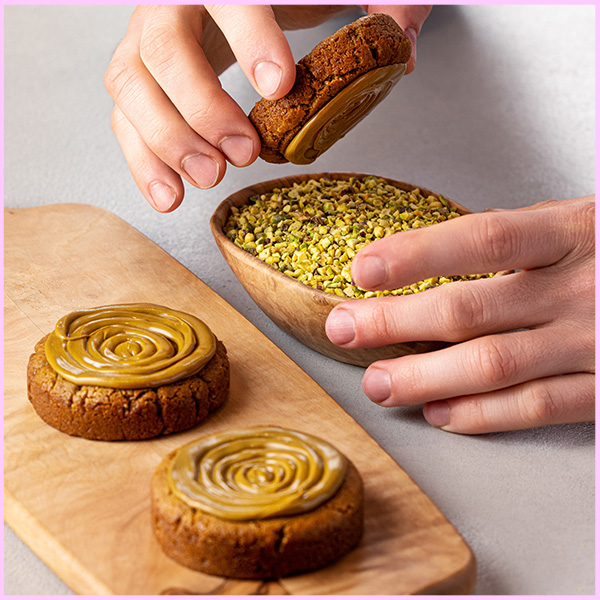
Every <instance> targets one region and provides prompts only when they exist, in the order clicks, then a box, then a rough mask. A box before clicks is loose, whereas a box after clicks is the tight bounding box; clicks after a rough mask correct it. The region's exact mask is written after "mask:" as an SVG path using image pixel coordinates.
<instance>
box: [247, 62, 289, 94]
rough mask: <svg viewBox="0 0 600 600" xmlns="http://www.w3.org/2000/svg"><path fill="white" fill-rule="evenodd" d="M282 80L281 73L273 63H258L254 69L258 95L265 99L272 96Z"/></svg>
mask: <svg viewBox="0 0 600 600" xmlns="http://www.w3.org/2000/svg"><path fill="white" fill-rule="evenodd" d="M282 78H283V71H282V70H281V67H280V66H279V65H276V64H275V63H273V62H269V61H263V62H259V63H258V64H257V65H256V67H254V80H255V81H256V85H257V86H258V89H259V90H260V93H261V94H262V95H263V96H264V97H265V98H266V97H267V96H272V95H273V94H274V93H275V92H276V91H277V90H278V89H279V85H280V84H281V80H282Z"/></svg>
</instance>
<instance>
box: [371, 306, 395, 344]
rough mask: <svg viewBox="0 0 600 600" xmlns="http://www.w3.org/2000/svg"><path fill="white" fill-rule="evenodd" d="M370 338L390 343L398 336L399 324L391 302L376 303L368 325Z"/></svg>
mask: <svg viewBox="0 0 600 600" xmlns="http://www.w3.org/2000/svg"><path fill="white" fill-rule="evenodd" d="M366 330H367V331H368V334H369V337H371V338H372V339H375V340H382V341H385V342H390V341H392V340H393V339H394V337H395V336H396V335H397V323H396V320H395V318H394V317H393V312H392V307H391V305H390V303H389V302H374V303H373V308H372V310H371V314H370V317H369V321H368V324H367V326H366Z"/></svg>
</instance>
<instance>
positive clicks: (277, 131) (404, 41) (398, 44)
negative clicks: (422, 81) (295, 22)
mask: <svg viewBox="0 0 600 600" xmlns="http://www.w3.org/2000/svg"><path fill="white" fill-rule="evenodd" d="M410 54H411V44H410V41H409V39H408V37H407V36H406V35H405V33H404V32H403V31H402V29H401V28H400V27H399V26H398V25H397V24H396V22H395V21H394V19H393V18H392V17H390V16H389V15H386V14H382V13H375V14H372V15H368V16H366V17H362V18H361V19H358V20H357V21H355V22H354V23H350V24H349V25H346V26H345V27H342V28H341V29H340V30H339V31H337V32H336V33H335V34H333V35H332V36H330V37H328V38H327V39H325V40H323V41H322V42H321V43H320V44H318V45H317V46H316V47H315V48H314V49H313V50H312V51H311V52H310V53H309V54H307V55H306V56H305V57H304V58H303V59H302V60H300V61H299V62H298V64H297V65H296V81H295V83H294V86H293V88H292V89H291V91H290V92H289V93H288V94H287V95H286V96H284V97H283V98H281V99H279V100H266V99H264V98H263V99H262V100H259V101H258V102H257V103H256V105H255V106H254V108H253V109H252V111H251V112H250V115H249V118H250V121H251V122H252V123H253V125H254V126H255V128H256V130H257V131H258V134H259V136H260V138H261V143H262V149H261V153H260V156H261V158H262V159H263V160H265V161H267V162H272V163H284V162H288V161H292V162H296V163H298V164H307V163H309V162H312V161H313V160H314V159H315V158H316V157H317V156H319V154H321V153H322V152H324V151H325V150H327V149H328V148H329V147H330V146H331V145H332V144H333V143H334V142H335V141H336V140H337V139H339V138H340V137H342V136H343V135H344V134H345V133H346V132H347V131H348V130H349V129H350V128H351V127H353V126H354V125H355V124H356V123H358V122H359V121H360V119H361V118H363V117H364V116H365V115H366V114H367V113H368V112H369V111H370V110H371V109H372V108H373V107H374V106H375V105H376V104H377V103H378V102H379V101H380V100H381V99H383V98H384V97H385V96H386V95H387V93H389V91H390V89H391V87H392V85H393V84H394V83H395V82H396V81H397V80H398V79H399V78H400V77H401V76H402V75H403V74H404V70H405V65H406V63H407V62H408V60H409V58H410ZM379 69H383V70H381V71H380V70H379ZM368 73H372V75H369V76H366V75H367V74H368ZM357 80H360V83H357V84H356V85H355V86H354V89H352V88H350V87H349V84H351V83H352V82H355V81H357ZM347 86H348V89H346V91H345V93H344V94H343V95H341V94H340V92H342V91H343V90H344V88H346V87H347ZM338 94H340V96H341V98H340V100H339V101H338V105H337V106H335V107H330V108H332V109H333V110H332V111H330V112H329V114H327V111H325V112H322V109H324V107H325V106H326V105H327V104H328V103H330V101H332V99H333V98H334V97H336V96H337V95H338ZM311 119H314V121H313V122H312V123H310V124H309V127H308V132H305V135H304V139H303V140H302V141H301V144H300V145H301V146H302V148H301V150H300V151H298V150H297V149H295V148H293V147H292V148H291V149H290V150H289V151H288V150H287V149H288V146H289V145H290V144H291V142H292V141H293V140H294V138H295V136H296V135H297V134H298V133H299V132H300V131H301V130H302V129H303V128H304V127H305V126H307V124H308V123H309V121H310V120H311ZM313 138H314V141H313Z"/></svg>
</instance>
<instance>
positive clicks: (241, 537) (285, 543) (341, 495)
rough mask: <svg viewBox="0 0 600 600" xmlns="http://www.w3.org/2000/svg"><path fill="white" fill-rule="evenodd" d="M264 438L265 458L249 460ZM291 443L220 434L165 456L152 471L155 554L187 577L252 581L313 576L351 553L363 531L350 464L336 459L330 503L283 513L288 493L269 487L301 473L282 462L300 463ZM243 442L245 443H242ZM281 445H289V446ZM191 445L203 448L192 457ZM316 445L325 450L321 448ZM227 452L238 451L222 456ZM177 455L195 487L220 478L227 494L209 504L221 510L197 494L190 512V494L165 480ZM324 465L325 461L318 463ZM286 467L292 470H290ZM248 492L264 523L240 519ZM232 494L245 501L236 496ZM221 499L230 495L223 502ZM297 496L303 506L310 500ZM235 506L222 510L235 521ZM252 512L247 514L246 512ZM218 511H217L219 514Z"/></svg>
mask: <svg viewBox="0 0 600 600" xmlns="http://www.w3.org/2000/svg"><path fill="white" fill-rule="evenodd" d="M264 430H267V434H268V435H271V434H272V432H273V431H275V432H276V435H277V440H278V441H277V444H278V445H277V446H276V447H274V449H270V450H269V459H268V461H265V460H262V461H261V459H257V458H256V456H255V454H256V452H258V449H260V448H261V442H260V441H257V439H256V438H257V435H262V434H263V432H264ZM256 431H259V434H256ZM280 434H281V435H282V436H283V437H280ZM298 435H300V436H303V435H305V434H299V432H293V431H291V430H287V429H281V428H250V429H248V430H241V431H240V430H235V431H231V432H221V433H219V434H215V435H214V436H207V437H205V438H202V439H201V440H197V441H196V442H192V443H191V444H187V445H186V446H184V447H182V448H179V449H178V450H176V451H174V452H172V453H171V454H169V455H168V456H167V457H166V458H165V459H164V460H163V461H162V462H161V463H160V465H159V466H158V468H157V470H156V471H155V474H154V477H153V479H152V485H151V501H152V524H153V528H154V532H155V534H156V537H157V539H158V541H159V543H160V545H161V547H162V549H163V551H164V552H165V553H166V554H167V555H168V556H169V557H171V558H172V559H173V560H175V561H177V562H179V563H181V564H183V565H185V566H186V567H189V568H190V569H194V570H198V571H203V572H205V573H209V574H211V575H219V576H223V577H233V578H240V579H260V578H277V577H282V576H285V575H289V574H292V573H299V572H303V571H309V570H313V569H317V568H320V567H323V566H325V565H327V564H330V563H332V562H334V561H336V560H338V559H339V558H341V557H342V556H343V555H345V554H346V553H348V552H349V551H350V550H351V549H352V548H354V547H355V546H356V545H357V544H358V543H359V541H360V538H361V536H362V530H363V486H362V480H361V477H360V475H359V473H358V471H357V470H356V468H355V467H354V465H352V463H350V462H349V461H348V460H347V459H345V458H344V457H342V459H343V461H344V470H343V473H342V475H341V476H340V478H339V480H338V481H337V482H336V484H335V486H334V488H333V492H332V494H333V495H328V496H327V497H325V498H320V499H319V498H318V499H317V501H316V506H314V505H311V502H313V500H312V499H308V500H307V503H308V505H309V507H308V508H306V506H305V507H304V508H302V509H300V510H301V511H302V510H303V511H304V512H297V510H298V509H297V508H295V507H293V508H290V506H289V504H290V497H289V496H290V495H293V494H292V493H289V489H291V488H293V487H294V485H293V484H292V483H290V481H287V480H286V481H283V482H279V481H274V480H275V479H277V477H278V470H280V471H286V472H288V473H291V472H294V473H296V472H298V471H302V470H303V468H304V466H303V461H304V459H302V458H300V459H298V460H297V461H296V457H294V458H292V459H289V455H290V454H291V455H295V454H298V455H301V454H303V452H304V450H303V449H302V450H301V451H298V448H297V444H296V440H297V436H298ZM228 436H233V439H232V440H228ZM244 436H250V437H251V438H252V439H250V440H248V441H244V440H243V438H244ZM310 437H311V436H309V440H310ZM289 438H291V439H292V440H293V441H292V443H291V445H290V444H289V443H288V441H289ZM313 439H314V438H313ZM240 440H242V441H240ZM198 443H204V444H205V446H204V448H203V449H201V450H199V449H198V448H197V446H196V444H198ZM303 443H304V442H302V444H303ZM319 443H321V444H326V442H323V441H322V440H319ZM229 444H231V445H237V446H238V447H237V449H236V450H234V451H230V450H229V447H230V446H229ZM186 448H187V450H186ZM290 448H291V449H290ZM182 451H187V452H189V453H190V455H191V456H192V457H193V458H194V460H193V461H192V463H191V464H190V467H189V468H190V470H191V472H192V473H194V477H193V478H194V479H196V485H197V482H198V480H200V481H201V480H202V479H203V478H204V479H207V478H213V471H216V472H218V473H219V474H218V475H216V476H214V478H215V479H217V480H220V479H221V478H222V479H224V480H226V481H227V482H228V483H227V485H228V487H229V488H231V489H233V490H234V492H231V491H230V489H227V493H226V494H223V493H221V495H220V496H219V493H217V494H216V496H215V497H216V498H217V501H216V504H220V503H221V502H222V501H224V503H225V508H223V507H222V506H217V508H216V509H215V508H214V506H213V505H212V504H211V503H210V500H208V501H207V500H206V499H205V498H202V492H199V493H198V494H199V497H200V504H198V503H196V502H194V500H190V497H192V498H194V493H193V492H189V491H188V492H185V491H184V492H182V491H181V489H180V488H178V487H177V486H178V483H177V481H179V480H178V479H177V477H175V476H174V475H173V468H174V467H173V465H174V464H177V461H181V456H179V458H178V453H179V452H182ZM334 451H335V449H334ZM194 452H195V453H196V454H194ZM335 452H337V451H335ZM248 454H250V455H251V456H247V455H248ZM284 455H285V456H284ZM340 456H341V455H340ZM200 457H202V458H200ZM282 457H283V458H282ZM328 460H329V458H327V459H325V463H327V461H328ZM202 461H205V462H202ZM294 461H296V462H294ZM183 462H184V463H185V460H184V461H183ZM267 462H269V465H267ZM290 462H293V463H294V464H293V465H291V466H290V465H289V463H290ZM304 462H305V461H304ZM203 464H208V466H207V467H206V469H205V468H204V467H203V466H201V465H203ZM223 465H224V466H223ZM288 467H290V468H289V469H288ZM336 468H337V467H335V468H333V469H332V471H333V472H334V478H335V477H337V476H338V475H339V473H338V472H337V471H336ZM327 475H331V472H329V473H328V474H326V475H325V476H323V477H321V475H319V477H318V478H317V479H318V481H317V482H316V483H315V482H313V483H311V486H313V487H314V488H316V489H317V490H318V491H319V492H320V491H321V488H322V487H323V486H325V487H327V485H325V484H323V481H322V479H323V478H324V479H326V478H327ZM312 476H313V474H310V475H306V474H304V475H301V476H299V478H300V479H301V481H302V482H304V481H305V477H312ZM281 478H282V479H285V476H284V475H281ZM257 482H258V483H257ZM300 485H303V483H301V484H300ZM252 487H258V488H259V492H258V493H259V495H261V494H262V492H263V491H264V490H265V489H267V488H268V489H267V491H266V492H265V493H264V497H262V498H261V499H260V500H261V501H262V503H260V504H259V510H260V511H262V514H263V515H265V516H264V517H262V518H261V517H257V516H254V517H248V516H247V515H248V513H246V511H247V510H248V509H249V507H248V502H247V501H248V498H249V497H251V496H252V493H248V488H252ZM274 488H277V489H276V490H274ZM223 489H225V487H223ZM223 489H221V490H220V492H222V491H223ZM240 489H242V492H246V493H245V494H244V493H241V494H240V495H237V496H236V495H235V494H236V493H237V492H239V490H240ZM309 489H310V486H309ZM282 490H283V491H282ZM301 491H302V490H301ZM186 493H188V494H189V495H186ZM229 494H232V497H231V498H230V499H228V496H229ZM270 494H272V496H273V497H274V500H273V503H274V504H277V506H276V507H273V508H272V509H271V507H270V505H269V502H268V499H269V495H270ZM301 495H302V496H303V499H306V497H308V496H309V495H310V494H309V492H306V493H304V494H301ZM223 496H225V498H223ZM265 498H266V499H265ZM251 500H253V498H251ZM236 502H237V503H239V506H237V509H238V510H237V514H229V515H228V514H227V511H228V510H231V511H232V513H236ZM313 504H314V502H313ZM199 506H202V507H203V508H200V507H199ZM282 506H284V508H283V509H282V508H281V507H282ZM207 507H208V508H207ZM255 508H256V507H254V506H253V507H251V508H250V510H254V509H255ZM209 510H211V511H212V512H208V511H209ZM220 510H225V514H223V513H221V512H219V511H220ZM213 513H214V514H213ZM271 513H274V514H271ZM288 513H291V514H288ZM250 514H251V513H250ZM228 516H229V517H230V518H227V517H228Z"/></svg>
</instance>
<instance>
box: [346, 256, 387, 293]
mask: <svg viewBox="0 0 600 600" xmlns="http://www.w3.org/2000/svg"><path fill="white" fill-rule="evenodd" d="M354 271H355V272H354V279H355V280H356V283H357V284H358V285H359V286H360V287H361V288H364V289H367V290H369V289H373V288H376V287H379V286H381V285H383V284H384V283H385V282H386V281H387V278H388V266H387V263H386V262H385V260H383V258H381V257H380V256H365V257H363V258H359V260H358V261H357V262H356V266H355V267H354Z"/></svg>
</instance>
